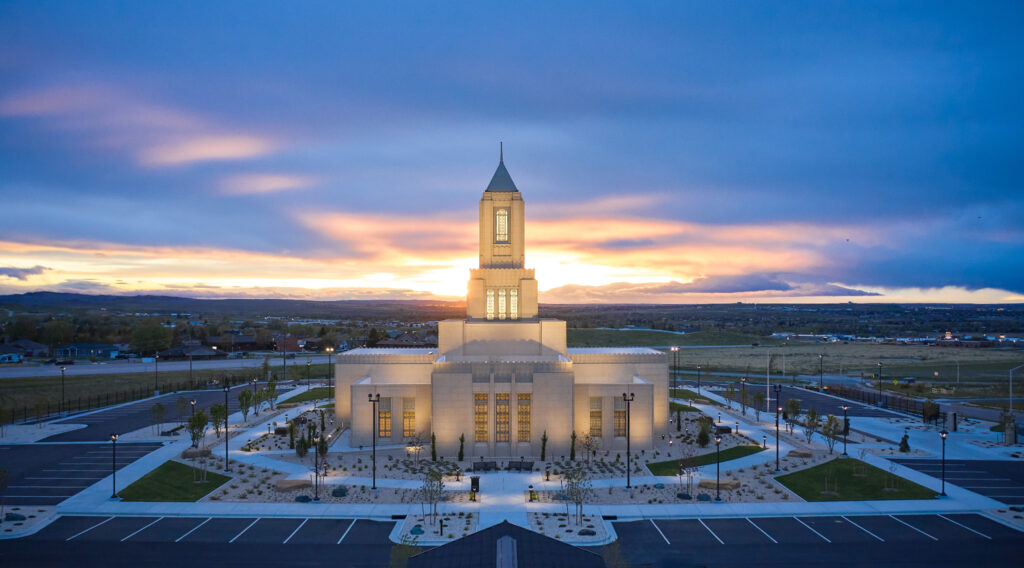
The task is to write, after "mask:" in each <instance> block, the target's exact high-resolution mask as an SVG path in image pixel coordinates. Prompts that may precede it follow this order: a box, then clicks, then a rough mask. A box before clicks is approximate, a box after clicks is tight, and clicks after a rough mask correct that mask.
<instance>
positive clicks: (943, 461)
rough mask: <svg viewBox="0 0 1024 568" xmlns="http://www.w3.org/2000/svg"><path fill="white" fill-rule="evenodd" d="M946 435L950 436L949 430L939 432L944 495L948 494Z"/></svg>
mask: <svg viewBox="0 0 1024 568" xmlns="http://www.w3.org/2000/svg"><path fill="white" fill-rule="evenodd" d="M946 436H949V432H947V431H945V430H943V431H941V432H939V437H940V438H942V493H939V495H942V496H943V497H945V496H946Z"/></svg>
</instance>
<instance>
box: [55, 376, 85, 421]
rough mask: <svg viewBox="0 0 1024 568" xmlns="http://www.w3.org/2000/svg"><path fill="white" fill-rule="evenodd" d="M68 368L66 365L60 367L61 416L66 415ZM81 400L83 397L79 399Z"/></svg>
mask: <svg viewBox="0 0 1024 568" xmlns="http://www.w3.org/2000/svg"><path fill="white" fill-rule="evenodd" d="M66 370H67V368H66V367H61V368H60V415H61V416H64V371H66ZM79 400H81V399H79ZM79 406H81V404H79Z"/></svg>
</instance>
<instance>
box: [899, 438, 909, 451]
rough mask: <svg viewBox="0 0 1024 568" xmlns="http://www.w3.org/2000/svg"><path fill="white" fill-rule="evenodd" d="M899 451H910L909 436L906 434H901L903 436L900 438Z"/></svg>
mask: <svg viewBox="0 0 1024 568" xmlns="http://www.w3.org/2000/svg"><path fill="white" fill-rule="evenodd" d="M900 452H901V453H904V454H909V453H910V436H909V435H907V434H903V437H902V438H900Z"/></svg>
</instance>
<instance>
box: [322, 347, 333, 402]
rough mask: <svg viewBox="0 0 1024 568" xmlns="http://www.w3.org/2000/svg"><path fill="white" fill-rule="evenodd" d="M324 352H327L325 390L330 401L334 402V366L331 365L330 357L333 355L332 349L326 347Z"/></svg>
mask: <svg viewBox="0 0 1024 568" xmlns="http://www.w3.org/2000/svg"><path fill="white" fill-rule="evenodd" d="M324 351H327V387H328V388H327V390H328V394H330V399H331V400H334V365H332V364H331V355H334V348H333V347H328V348H327V349H325V350H324Z"/></svg>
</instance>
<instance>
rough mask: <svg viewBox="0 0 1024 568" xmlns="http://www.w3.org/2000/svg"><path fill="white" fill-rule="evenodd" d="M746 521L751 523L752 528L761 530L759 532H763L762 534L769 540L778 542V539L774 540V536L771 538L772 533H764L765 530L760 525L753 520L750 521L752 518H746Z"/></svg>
mask: <svg viewBox="0 0 1024 568" xmlns="http://www.w3.org/2000/svg"><path fill="white" fill-rule="evenodd" d="M747 522H748V523H750V524H752V525H754V528H755V529H757V530H759V531H761V534H763V535H764V536H766V537H768V540H770V541H772V542H774V543H775V544H779V541H777V540H775V539H774V538H772V535H770V534H768V533H766V532H765V531H764V529H762V528H761V527H759V526H757V523H755V522H754V521H752V520H750V519H747Z"/></svg>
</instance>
